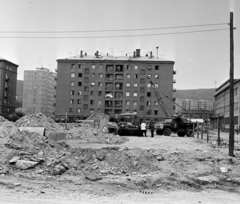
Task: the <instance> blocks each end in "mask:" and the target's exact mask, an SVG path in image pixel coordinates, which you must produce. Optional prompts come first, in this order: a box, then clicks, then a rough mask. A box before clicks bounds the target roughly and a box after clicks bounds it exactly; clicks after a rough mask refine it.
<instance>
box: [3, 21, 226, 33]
mask: <svg viewBox="0 0 240 204" xmlns="http://www.w3.org/2000/svg"><path fill="white" fill-rule="evenodd" d="M227 24H228V23H213V24H199V25H197V24H196V25H185V26H169V27H158V28H130V29H112V30H79V31H77V30H73V31H0V33H90V32H117V31H140V30H162V29H176V28H192V27H203V26H217V25H227Z"/></svg>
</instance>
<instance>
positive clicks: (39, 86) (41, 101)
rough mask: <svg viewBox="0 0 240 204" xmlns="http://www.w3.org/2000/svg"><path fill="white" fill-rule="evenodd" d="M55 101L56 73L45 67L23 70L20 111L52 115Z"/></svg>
mask: <svg viewBox="0 0 240 204" xmlns="http://www.w3.org/2000/svg"><path fill="white" fill-rule="evenodd" d="M55 102H56V73H53V72H51V71H50V70H49V69H47V68H37V69H36V70H26V71H24V82H23V103H22V111H23V112H24V113H25V114H32V113H43V114H45V115H47V116H50V117H53V116H54V114H55Z"/></svg>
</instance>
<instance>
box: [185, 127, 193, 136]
mask: <svg viewBox="0 0 240 204" xmlns="http://www.w3.org/2000/svg"><path fill="white" fill-rule="evenodd" d="M186 135H187V137H192V136H193V130H192V129H188V130H187V132H186Z"/></svg>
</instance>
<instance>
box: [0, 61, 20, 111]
mask: <svg viewBox="0 0 240 204" xmlns="http://www.w3.org/2000/svg"><path fill="white" fill-rule="evenodd" d="M17 68H18V65H16V64H14V63H12V62H10V61H8V60H6V59H4V58H0V115H9V114H11V113H14V112H15V100H16V84H17Z"/></svg>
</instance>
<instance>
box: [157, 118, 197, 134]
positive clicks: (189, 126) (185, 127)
mask: <svg viewBox="0 0 240 204" xmlns="http://www.w3.org/2000/svg"><path fill="white" fill-rule="evenodd" d="M196 127H197V123H193V122H192V121H190V120H189V119H187V118H184V117H182V116H180V115H177V116H173V117H172V118H168V119H165V120H164V121H162V122H159V123H156V124H155V129H156V134H157V135H165V136H170V135H171V133H172V132H173V133H177V135H178V136H179V137H184V136H185V135H186V136H187V137H191V136H193V133H194V130H195V128H196Z"/></svg>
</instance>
